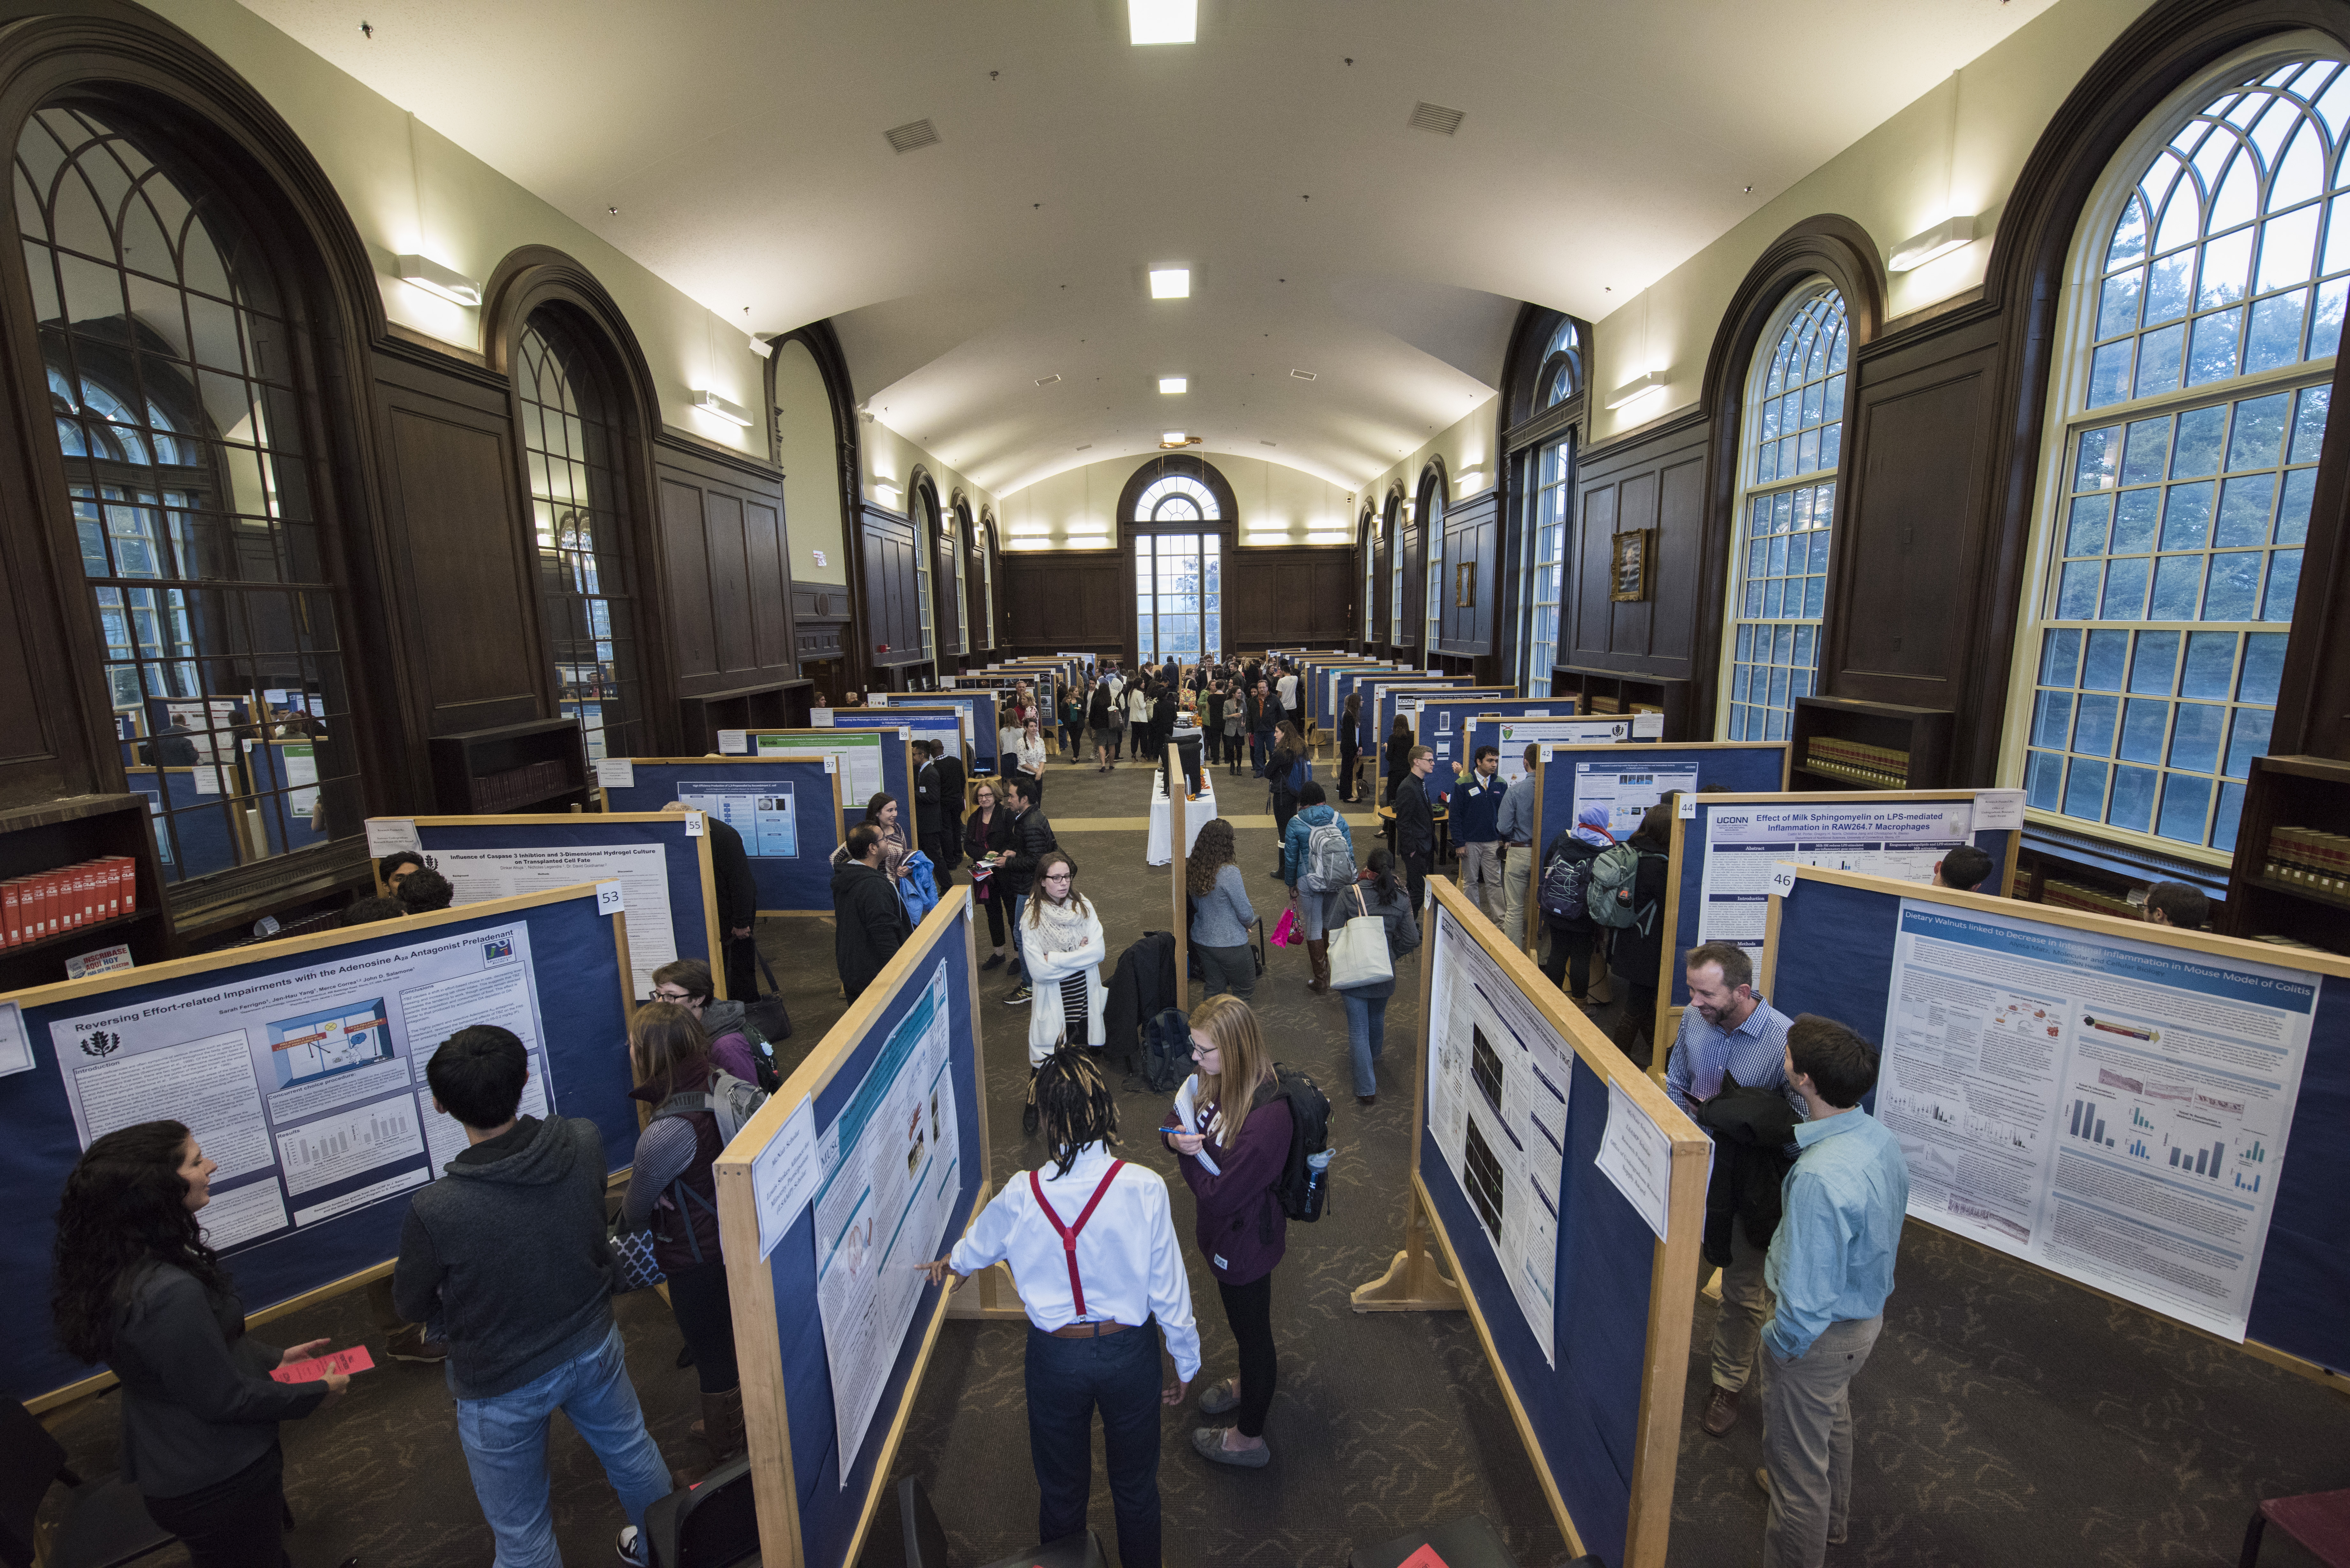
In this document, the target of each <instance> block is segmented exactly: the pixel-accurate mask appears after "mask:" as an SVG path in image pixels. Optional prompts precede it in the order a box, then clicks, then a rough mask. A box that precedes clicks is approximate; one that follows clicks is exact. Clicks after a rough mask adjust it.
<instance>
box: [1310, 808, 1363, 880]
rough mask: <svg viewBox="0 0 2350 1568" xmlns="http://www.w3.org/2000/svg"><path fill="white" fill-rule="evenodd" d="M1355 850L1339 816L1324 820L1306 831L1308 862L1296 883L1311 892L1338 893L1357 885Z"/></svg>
mask: <svg viewBox="0 0 2350 1568" xmlns="http://www.w3.org/2000/svg"><path fill="white" fill-rule="evenodd" d="M1354 882H1355V852H1354V850H1353V849H1351V848H1349V847H1348V846H1347V831H1346V829H1344V828H1342V827H1340V826H1338V823H1337V819H1336V817H1333V818H1332V819H1331V820H1330V821H1328V822H1325V823H1322V824H1320V825H1318V826H1315V827H1314V828H1312V829H1311V830H1310V831H1308V832H1307V834H1306V835H1305V865H1304V866H1303V867H1300V868H1299V870H1298V874H1297V885H1298V886H1299V887H1301V888H1305V890H1306V891H1307V892H1309V893H1336V892H1337V891H1338V890H1339V889H1341V888H1350V887H1352V886H1354Z"/></svg>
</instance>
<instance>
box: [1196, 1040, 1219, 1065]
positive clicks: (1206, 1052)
mask: <svg viewBox="0 0 2350 1568" xmlns="http://www.w3.org/2000/svg"><path fill="white" fill-rule="evenodd" d="M1216 1050H1217V1048H1216V1047H1215V1046H1213V1045H1202V1044H1200V1043H1199V1042H1198V1041H1196V1040H1194V1041H1193V1042H1191V1060H1193V1061H1194V1062H1204V1061H1206V1060H1207V1059H1208V1058H1209V1057H1211V1056H1212V1055H1214V1054H1216Z"/></svg>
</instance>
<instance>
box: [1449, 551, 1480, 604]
mask: <svg viewBox="0 0 2350 1568" xmlns="http://www.w3.org/2000/svg"><path fill="white" fill-rule="evenodd" d="M1476 604H1477V563H1476V562H1474V561H1463V562H1461V564H1460V565H1459V566H1455V567H1454V568H1453V569H1452V605H1453V607H1454V608H1455V609H1472V608H1474V607H1476Z"/></svg>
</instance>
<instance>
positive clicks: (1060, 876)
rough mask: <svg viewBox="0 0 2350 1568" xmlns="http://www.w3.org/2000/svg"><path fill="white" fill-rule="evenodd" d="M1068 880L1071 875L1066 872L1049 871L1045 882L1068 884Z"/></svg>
mask: <svg viewBox="0 0 2350 1568" xmlns="http://www.w3.org/2000/svg"><path fill="white" fill-rule="evenodd" d="M1068 879H1069V873H1068V872H1066V871H1047V872H1045V881H1047V882H1066V881H1067V880H1068Z"/></svg>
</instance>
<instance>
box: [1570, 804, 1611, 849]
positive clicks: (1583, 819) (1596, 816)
mask: <svg viewBox="0 0 2350 1568" xmlns="http://www.w3.org/2000/svg"><path fill="white" fill-rule="evenodd" d="M1575 837H1576V838H1577V839H1578V840H1580V841H1581V842H1583V843H1585V844H1588V845H1590V846H1592V847H1593V848H1594V849H1605V848H1607V846H1609V845H1611V844H1613V843H1615V842H1616V836H1615V835H1614V834H1612V833H1610V832H1608V831H1607V807H1606V806H1604V805H1596V804H1595V805H1586V806H1585V807H1584V808H1583V809H1582V810H1581V811H1579V812H1577V813H1575Z"/></svg>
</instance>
